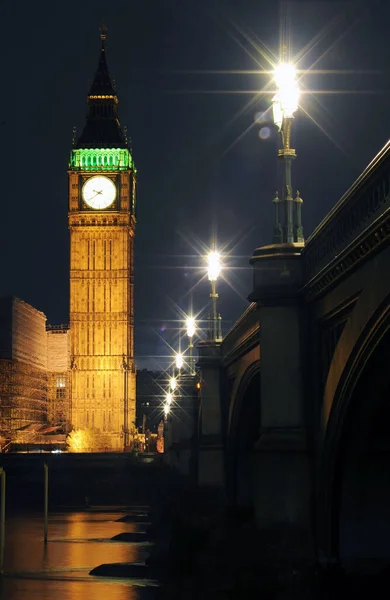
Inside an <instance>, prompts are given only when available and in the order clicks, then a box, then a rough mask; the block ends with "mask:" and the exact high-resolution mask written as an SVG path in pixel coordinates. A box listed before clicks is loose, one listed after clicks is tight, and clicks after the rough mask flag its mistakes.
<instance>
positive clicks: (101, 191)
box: [90, 190, 103, 200]
mask: <svg viewBox="0 0 390 600" xmlns="http://www.w3.org/2000/svg"><path fill="white" fill-rule="evenodd" d="M93 191H94V192H95V195H94V196H91V198H90V200H93V199H94V198H96V196H101V195H102V193H103V190H100V192H97V191H96V190H93Z"/></svg>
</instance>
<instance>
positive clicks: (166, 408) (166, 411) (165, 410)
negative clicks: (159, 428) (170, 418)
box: [164, 404, 171, 416]
mask: <svg viewBox="0 0 390 600" xmlns="http://www.w3.org/2000/svg"><path fill="white" fill-rule="evenodd" d="M170 410H171V409H170V408H169V406H168V404H165V405H164V415H165V416H167V415H169V412H170Z"/></svg>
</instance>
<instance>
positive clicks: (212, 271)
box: [207, 252, 222, 341]
mask: <svg viewBox="0 0 390 600" xmlns="http://www.w3.org/2000/svg"><path fill="white" fill-rule="evenodd" d="M207 263H208V267H207V275H208V278H209V281H210V283H211V294H210V299H211V304H212V313H211V321H212V325H211V327H210V334H211V338H212V339H213V340H218V341H220V340H222V327H221V316H220V315H218V313H217V299H218V294H217V279H218V277H219V275H220V274H221V270H222V265H221V259H220V255H219V254H218V252H210V253H209V254H208V256H207Z"/></svg>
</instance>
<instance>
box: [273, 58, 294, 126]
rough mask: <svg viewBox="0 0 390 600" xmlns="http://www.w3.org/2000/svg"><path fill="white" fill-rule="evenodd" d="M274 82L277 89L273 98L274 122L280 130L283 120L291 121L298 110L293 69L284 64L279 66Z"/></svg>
mask: <svg viewBox="0 0 390 600" xmlns="http://www.w3.org/2000/svg"><path fill="white" fill-rule="evenodd" d="M274 80H275V83H276V87H277V88H278V91H277V93H276V95H275V96H274V98H273V112H274V122H275V124H276V125H277V126H278V128H279V129H281V127H282V123H283V119H292V118H293V117H294V113H295V111H296V110H297V108H298V101H299V88H298V84H297V81H296V70H295V67H294V66H293V65H289V64H285V63H283V64H281V65H279V66H278V67H276V69H275V71H274Z"/></svg>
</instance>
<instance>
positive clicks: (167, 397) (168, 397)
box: [165, 392, 172, 406]
mask: <svg viewBox="0 0 390 600" xmlns="http://www.w3.org/2000/svg"><path fill="white" fill-rule="evenodd" d="M165 402H166V406H170V405H171V404H172V394H171V393H170V392H168V394H167V395H166V396H165Z"/></svg>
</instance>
